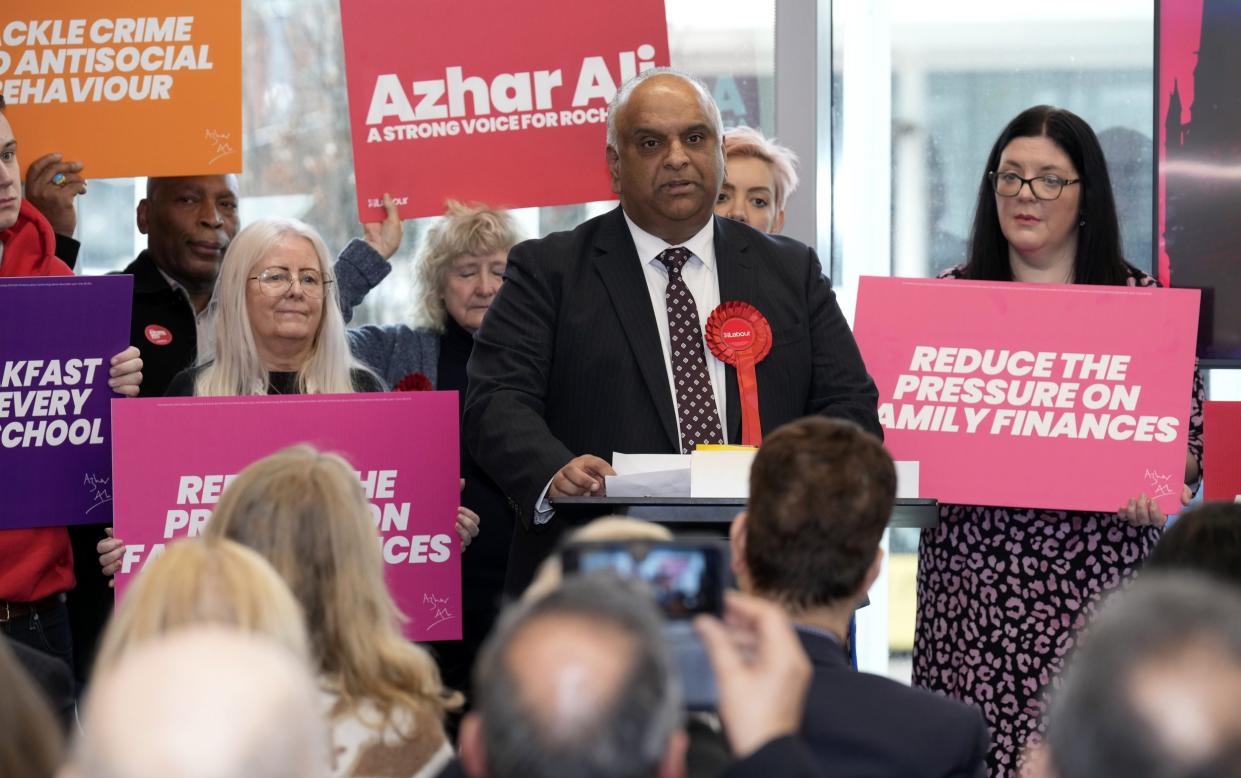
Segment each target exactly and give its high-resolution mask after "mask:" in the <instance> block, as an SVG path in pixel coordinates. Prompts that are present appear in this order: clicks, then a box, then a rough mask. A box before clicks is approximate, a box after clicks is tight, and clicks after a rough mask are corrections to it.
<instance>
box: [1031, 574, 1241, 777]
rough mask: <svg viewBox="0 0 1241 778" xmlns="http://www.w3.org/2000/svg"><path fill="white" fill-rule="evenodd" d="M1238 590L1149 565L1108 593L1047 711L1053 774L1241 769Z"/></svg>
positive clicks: (1188, 772) (1203, 773)
mask: <svg viewBox="0 0 1241 778" xmlns="http://www.w3.org/2000/svg"><path fill="white" fill-rule="evenodd" d="M1239 700H1241V592H1238V591H1236V590H1235V589H1234V588H1233V587H1231V586H1228V585H1226V584H1222V583H1220V582H1218V581H1216V580H1214V579H1210V578H1207V577H1205V576H1198V575H1191V574H1187V573H1151V574H1146V575H1143V576H1141V577H1139V579H1138V581H1137V583H1135V584H1134V585H1133V587H1132V588H1131V589H1130V590H1128V591H1126V592H1122V593H1121V594H1118V595H1116V596H1115V597H1113V598H1112V599H1110V600H1109V601H1108V602H1107V603H1106V604H1105V605H1104V607H1103V609H1102V611H1101V612H1100V614H1099V616H1098V618H1097V619H1096V620H1095V621H1094V623H1093V624H1091V625H1090V627H1089V628H1088V629H1087V631H1086V633H1085V634H1084V635H1083V637H1082V638H1081V645H1080V648H1079V649H1078V650H1077V652H1076V653H1075V654H1074V655H1073V656H1071V657H1070V660H1069V664H1068V669H1067V671H1066V673H1065V675H1064V682H1063V686H1062V688H1060V689H1059V691H1058V692H1056V693H1054V694H1053V696H1052V700H1051V709H1050V712H1049V714H1048V719H1047V745H1048V748H1049V750H1050V759H1051V763H1052V769H1053V770H1054V774H1055V775H1056V776H1057V778H1113V777H1114V778H1122V777H1123V778H1188V777H1189V776H1202V777H1203V778H1205V776H1213V775H1217V776H1223V775H1231V776H1236V775H1241V773H1238V772H1236V769H1237V768H1238V767H1241V759H1238V757H1241V704H1238V701H1239Z"/></svg>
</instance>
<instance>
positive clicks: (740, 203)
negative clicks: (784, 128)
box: [715, 125, 798, 233]
mask: <svg viewBox="0 0 1241 778" xmlns="http://www.w3.org/2000/svg"><path fill="white" fill-rule="evenodd" d="M797 182H798V178H797V155H796V154H795V153H793V150H792V149H790V148H788V147H787V146H781V145H780V144H779V143H776V142H775V141H774V140H772V139H770V138H768V137H767V136H766V135H763V133H761V132H759V131H758V130H756V129H754V128H753V127H746V126H744V125H743V126H740V127H733V128H732V129H730V130H725V132H724V183H723V186H722V187H721V189H720V194H719V196H718V198H717V199H716V204H715V213H716V215H718V216H723V217H725V218H729V219H734V220H736V221H739V222H743V223H745V224H749V225H750V226H751V227H753V228H754V229H756V230H759V231H761V232H770V233H776V232H779V231H780V230H781V229H782V228H783V227H784V206H785V204H786V203H788V201H789V195H791V194H793V191H794V190H795V189H797Z"/></svg>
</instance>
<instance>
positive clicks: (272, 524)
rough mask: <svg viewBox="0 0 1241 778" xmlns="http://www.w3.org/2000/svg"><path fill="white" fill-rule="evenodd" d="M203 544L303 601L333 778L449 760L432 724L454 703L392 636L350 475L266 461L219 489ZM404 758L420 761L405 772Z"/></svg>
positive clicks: (303, 463) (304, 453) (312, 463)
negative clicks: (328, 728)
mask: <svg viewBox="0 0 1241 778" xmlns="http://www.w3.org/2000/svg"><path fill="white" fill-rule="evenodd" d="M206 536H207V537H211V538H229V539H232V540H235V541H237V542H239V543H242V544H244V545H246V546H249V547H250V548H252V549H254V550H255V551H257V552H258V553H260V554H262V555H263V556H264V557H266V558H267V560H268V561H269V562H271V564H272V565H273V566H274V567H275V568H276V570H277V571H278V572H279V573H280V575H281V576H282V577H283V578H284V580H285V581H286V583H288V585H289V588H290V589H292V591H293V594H294V596H295V597H296V598H297V600H298V601H299V602H300V603H301V606H302V609H303V611H304V612H305V613H306V619H307V625H308V627H309V633H310V644H311V654H312V656H313V657H314V660H315V662H316V663H317V666H318V669H319V674H320V676H321V678H322V682H323V684H324V697H325V706H326V708H327V713H328V715H329V717H330V719H331V722H332V726H333V734H334V738H335V742H334V746H335V753H336V754H337V758H336V765H335V774H336V775H337V776H349V775H353V773H351V772H350V770H351V769H352V766H353V765H356V764H359V763H360V760H362V759H363V757H364V758H365V761H366V762H367V764H369V765H370V768H368V769H374V770H375V772H374V773H368V774H384V775H392V776H424V775H427V776H429V775H434V774H436V772H437V771H438V770H439V769H440V768H441V767H443V765H444V764H445V763H446V762H447V761H448V760H449V759H450V758H451V754H452V751H451V748H450V747H449V745H448V741H447V738H446V737H445V735H444V729H443V725H442V720H443V717H444V714H445V712H446V711H448V710H452V709H455V708H456V707H458V706H459V705H460V703H461V696H460V695H459V694H456V693H452V692H449V691H447V690H445V688H444V686H443V684H442V683H441V681H440V675H439V670H438V669H437V668H436V666H435V662H434V661H433V660H432V659H431V656H430V655H429V654H428V653H427V652H426V651H425V650H424V649H423V648H421V647H420V646H418V645H417V644H414V643H411V642H409V641H408V640H406V638H405V637H404V636H403V635H402V634H401V629H400V623H401V619H402V617H401V614H400V613H399V612H398V610H397V607H396V604H395V603H394V602H393V601H392V597H391V595H390V594H389V593H388V589H387V585H386V584H385V583H384V578H383V560H382V558H381V556H380V548H379V535H378V533H377V532H376V530H375V527H374V525H373V524H372V522H371V517H370V511H369V509H368V507H367V503H366V498H365V496H364V493H363V491H362V486H361V484H360V483H359V481H358V476H357V473H356V472H355V471H354V469H353V468H352V467H351V466H350V465H349V464H348V463H347V462H346V461H345V460H344V459H342V458H341V457H339V456H337V455H335V454H328V453H321V452H319V451H316V450H315V449H313V448H311V447H310V446H294V447H292V448H287V449H285V450H283V451H280V452H278V453H276V454H272V455H271V456H269V457H266V458H264V459H261V460H259V461H257V462H255V463H254V464H252V465H250V466H249V467H247V468H246V469H244V470H243V471H241V473H240V474H238V476H237V477H236V479H234V480H233V482H232V483H230V484H229V486H228V488H227V489H225V490H224V493H223V495H222V496H221V497H220V502H219V504H218V505H217V506H216V509H215V512H214V513H213V515H212V518H211V521H210V522H209V523H208V524H207V529H206ZM411 754H417V755H419V756H420V758H422V759H424V760H426V761H423V762H420V763H418V764H413V763H410V762H409V759H410V755H411ZM376 765H383V768H382V769H379V768H377V767H376Z"/></svg>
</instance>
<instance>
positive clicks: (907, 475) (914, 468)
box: [896, 460, 922, 500]
mask: <svg viewBox="0 0 1241 778" xmlns="http://www.w3.org/2000/svg"><path fill="white" fill-rule="evenodd" d="M921 496H922V495H921V494H919V493H918V463H917V461H914V460H905V461H900V460H897V462H896V497H897V499H900V500H906V499H910V500H912V499H917V498H918V497H921Z"/></svg>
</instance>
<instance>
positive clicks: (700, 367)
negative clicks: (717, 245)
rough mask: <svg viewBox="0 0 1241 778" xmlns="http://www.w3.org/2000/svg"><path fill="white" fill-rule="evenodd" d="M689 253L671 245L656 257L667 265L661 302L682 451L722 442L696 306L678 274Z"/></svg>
mask: <svg viewBox="0 0 1241 778" xmlns="http://www.w3.org/2000/svg"><path fill="white" fill-rule="evenodd" d="M690 256H691V255H690V253H689V249H685V248H674V249H667V250H666V251H664V252H663V253H661V254H660V255H659V256H658V257H656V259H658V260H659V261H660V262H661V263H663V265H664V267H666V268H668V289H667V291H665V292H664V302H665V303H666V304H667V306H668V336H669V341H670V345H671V347H672V380H673V382H674V383H675V384H676V386H675V388H674V391H675V392H676V398H677V417H678V419H677V421H678V423H679V424H680V428H681V453H683V454H688V453H689V452H691V451H693V450H694V446H696V445H698V444H699V443H722V442H724V436H723V434H722V433H721V432H720V416H719V414H718V413H716V410H715V395H714V393H713V392H712V391H711V379H710V378H709V377H708V375H707V359H706V355H705V354H704V353H703V345H702V328H701V327H700V326H699V324H698V306H697V305H696V304H695V303H694V296H693V295H692V294H690V291H689V287H688V286H686V285H685V279H684V278H682V277H681V268H683V267H684V266H685V263H686V262H687V261H689V258H690Z"/></svg>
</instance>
